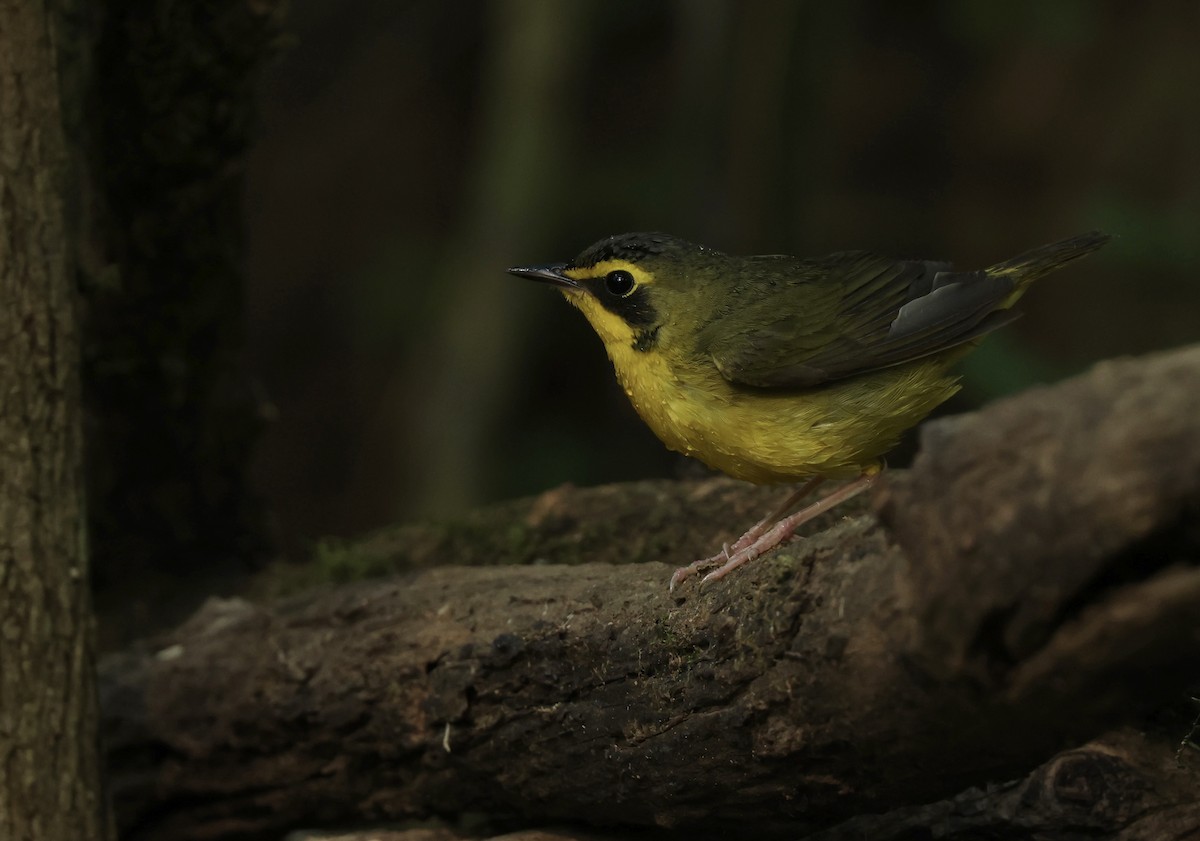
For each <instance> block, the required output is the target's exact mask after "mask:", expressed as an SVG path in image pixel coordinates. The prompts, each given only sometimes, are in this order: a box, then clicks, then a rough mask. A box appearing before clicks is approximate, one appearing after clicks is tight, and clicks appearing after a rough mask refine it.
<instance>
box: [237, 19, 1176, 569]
mask: <svg viewBox="0 0 1200 841" xmlns="http://www.w3.org/2000/svg"><path fill="white" fill-rule="evenodd" d="M289 15H290V20H289V23H288V29H289V31H290V39H289V45H288V46H287V48H286V49H285V50H283V51H282V52H281V53H280V54H279V56H278V57H277V58H276V60H275V61H274V62H273V63H272V64H271V65H270V66H269V67H268V68H266V70H265V72H264V74H263V75H262V77H261V85H260V97H259V100H258V109H259V112H258V123H257V126H258V127H257V130H256V136H255V137H254V141H253V147H252V149H251V151H250V154H249V158H248V162H247V172H246V178H247V185H246V194H245V211H246V218H247V228H246V232H247V246H248V249H249V262H248V283H249V286H248V291H247V299H246V312H245V319H246V320H245V336H246V352H247V360H248V365H249V367H250V370H251V372H252V374H253V376H254V377H255V379H256V380H257V382H258V384H259V386H260V388H261V393H262V394H263V395H264V396H265V400H266V401H267V402H268V403H269V405H270V409H271V411H270V414H271V417H272V421H271V422H270V424H268V425H267V426H266V427H265V428H264V430H263V431H262V433H261V437H260V438H259V441H258V445H257V447H256V450H255V457H254V458H255V460H254V467H253V474H254V480H253V481H254V484H255V488H256V490H257V492H258V493H260V494H261V496H262V499H263V501H264V504H265V506H266V509H267V510H268V511H269V512H270V515H271V517H272V518H273V522H274V526H273V530H274V532H275V534H277V535H278V536H280V537H281V538H282V539H283V546H284V547H286V548H287V549H288V550H289V551H290V552H293V553H297V552H302V551H304V550H305V549H306V548H308V547H310V546H311V544H312V542H313V541H314V540H316V539H318V538H320V537H322V536H326V535H353V534H356V533H359V532H362V531H363V530H367V529H371V528H373V527H378V526H382V525H385V524H389V523H393V522H396V521H399V520H404V519H412V518H418V517H435V518H444V517H448V516H452V515H453V514H454V513H455V512H458V511H461V510H463V509H464V508H466V507H469V506H473V505H476V504H479V503H484V502H488V501H491V500H498V499H502V498H506V497H511V496H514V495H520V494H529V493H534V492H537V491H540V490H543V489H546V488H549V487H551V486H554V485H556V484H559V483H563V482H573V483H576V484H594V483H601V482H609V481H616V480H626V479H637V478H643V477H653V476H671V475H676V474H677V473H678V471H679V470H680V461H681V459H680V458H679V457H677V456H675V455H673V454H671V453H668V452H667V451H665V449H664V448H663V447H662V445H661V444H659V443H658V441H657V440H656V439H655V438H654V437H653V435H652V434H651V433H650V432H649V431H648V430H646V429H645V428H644V427H643V426H642V424H641V422H640V421H639V420H638V419H637V417H636V416H635V414H634V412H633V410H632V409H631V408H630V407H629V406H628V405H627V402H626V400H625V397H624V395H623V394H622V393H621V391H620V389H619V388H618V387H617V385H616V383H615V380H614V379H613V377H612V374H611V370H610V368H609V364H608V361H607V359H606V358H605V356H604V352H603V350H602V347H601V345H600V342H599V341H598V339H596V337H595V336H594V335H593V334H592V333H591V330H590V329H589V328H588V326H587V325H586V323H585V322H584V320H583V319H582V318H581V317H580V316H579V315H578V314H577V313H575V312H573V311H571V310H570V309H569V308H568V307H567V306H566V305H565V304H564V303H563V302H562V301H561V300H560V299H559V296H558V295H556V294H554V293H553V292H551V291H550V290H548V289H546V288H543V287H539V286H535V285H533V284H528V283H522V282H521V281H518V280H517V279H515V278H512V277H510V276H508V275H506V274H505V273H504V269H505V268H506V267H508V266H510V265H518V264H523V263H536V262H547V261H553V260H563V259H568V258H570V257H572V256H573V255H575V254H576V253H578V252H579V251H580V250H581V249H582V248H584V247H585V246H586V245H588V244H589V243H591V242H592V241H594V240H596V239H599V238H601V237H603V236H607V235H609V234H613V233H620V232H624V231H631V230H664V231H669V232H671V233H674V234H677V235H680V236H684V237H686V238H688V239H692V240H695V241H699V242H703V243H705V244H707V245H710V246H712V247H715V248H718V249H720V250H724V251H729V252H732V253H754V252H768V253H792V254H800V255H806V256H819V255H823V254H825V253H828V252H830V251H836V250H842V249H849V248H867V249H871V250H875V251H880V252H884V253H889V254H893V255H895V256H902V257H927V258H943V259H950V260H953V261H954V262H955V263H956V264H957V265H958V266H960V267H967V268H975V267H980V266H984V265H987V264H989V263H991V262H994V261H997V260H1000V259H1004V258H1007V257H1010V256H1013V255H1015V254H1017V253H1019V252H1021V251H1022V250H1024V249H1027V248H1031V247H1034V246H1037V245H1040V244H1042V243H1045V242H1049V241H1052V240H1055V239H1057V238H1061V237H1066V236H1069V235H1072V234H1076V233H1081V232H1083V231H1086V230H1090V229H1093V228H1101V229H1103V230H1106V231H1108V232H1110V233H1113V234H1115V235H1117V236H1118V239H1117V240H1116V241H1115V242H1114V243H1113V244H1111V245H1110V246H1109V247H1108V248H1106V249H1105V250H1104V251H1102V252H1101V253H1099V254H1097V255H1095V256H1093V257H1091V258H1089V259H1088V260H1087V261H1085V262H1083V263H1080V264H1077V265H1076V266H1072V267H1071V268H1070V269H1069V270H1067V271H1064V272H1062V273H1061V274H1056V275H1055V276H1053V277H1052V278H1049V279H1047V280H1046V281H1044V282H1043V283H1041V284H1039V285H1038V286H1037V287H1036V288H1035V289H1034V290H1033V291H1032V292H1031V293H1030V294H1029V295H1028V296H1027V298H1026V299H1025V305H1024V307H1023V309H1024V311H1025V312H1026V316H1025V318H1023V319H1022V320H1021V321H1019V322H1017V323H1016V324H1015V325H1012V326H1011V327H1009V328H1007V329H1005V330H1004V331H1002V333H1001V334H998V335H994V336H993V337H992V338H990V339H989V340H988V342H987V343H986V345H985V346H984V347H983V348H982V349H981V350H980V351H978V352H977V353H976V354H974V355H973V357H972V358H971V360H970V362H969V363H967V364H966V365H965V367H964V373H965V375H966V378H967V388H966V389H965V390H964V392H963V394H962V395H961V396H960V398H958V399H957V402H956V403H955V404H953V405H952V406H951V407H949V410H951V411H961V410H964V409H967V408H970V407H971V406H972V405H975V404H978V403H981V402H984V401H986V400H989V399H992V398H994V397H996V396H997V395H1000V394H1003V393H1007V392H1011V391H1014V390H1018V389H1021V388H1024V387H1026V386H1028V385H1030V384H1033V383H1037V382H1045V381H1050V380H1055V379H1059V378H1062V377H1064V376H1067V375H1069V374H1071V373H1074V372H1077V371H1080V370H1082V369H1084V368H1086V367H1087V366H1089V365H1090V364H1091V363H1092V362H1094V361H1095V360H1098V359H1102V358H1104V357H1109V356H1115V355H1120V354H1135V353H1143V352H1146V351H1150V350H1154V349H1157V348H1167V347H1172V346H1177V345H1180V344H1184V343H1187V342H1191V341H1197V340H1200V108H1198V107H1197V105H1196V91H1197V90H1200V49H1197V44H1200V4H1197V3H1195V2H1191V0H1155V2H1092V0H1006V2H996V0H942V1H941V2H934V1H933V0H925V1H924V2H906V3H889V2H838V3H818V2H769V1H767V0H755V1H754V2H732V0H729V2H725V1H724V0H676V2H645V0H603V1H602V0H571V2H563V1H562V0H494V2H482V0H413V1H412V2H398V0H387V2H384V1H383V0H338V2H332V0H293V2H292V3H291V8H290V12H289ZM1014 446H1020V443H1019V442H1014ZM1098 457H1101V456H1099V455H1098ZM893 463H895V462H893Z"/></svg>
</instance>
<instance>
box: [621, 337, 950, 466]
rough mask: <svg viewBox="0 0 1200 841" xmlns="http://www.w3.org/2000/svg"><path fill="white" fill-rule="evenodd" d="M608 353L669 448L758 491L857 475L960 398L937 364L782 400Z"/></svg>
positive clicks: (675, 365) (658, 360) (713, 372)
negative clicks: (812, 478) (951, 400)
mask: <svg viewBox="0 0 1200 841" xmlns="http://www.w3.org/2000/svg"><path fill="white" fill-rule="evenodd" d="M606 346H607V348H608V353H609V357H610V358H611V359H612V362H613V366H614V367H615V369H616V373H617V378H618V379H619V380H620V382H621V385H622V386H623V387H624V389H625V393H626V394H628V395H629V399H630V401H631V402H632V403H633V405H634V407H635V408H636V409H637V411H638V414H639V415H641V417H642V419H643V420H644V421H645V422H646V423H647V424H648V425H649V426H650V428H651V429H653V430H654V432H655V434H657V435H658V437H659V438H661V439H662V441H663V442H664V443H665V444H666V445H667V446H668V447H670V448H671V449H673V450H676V451H678V452H681V453H684V454H685V455H689V456H693V457H695V458H698V459H700V460H701V461H703V462H704V463H705V464H707V465H709V466H710V467H713V468H715V469H717V470H720V471H722V472H724V473H728V474H729V475H730V476H733V477H735V478H738V479H745V480H747V481H751V482H756V483H759V484H768V483H773V482H792V481H796V480H798V479H801V478H804V477H809V476H814V475H819V476H826V477H830V478H839V477H850V476H856V475H858V474H859V473H860V472H861V471H862V469H863V468H864V467H866V466H868V465H871V464H873V463H875V462H876V461H877V460H878V458H879V457H880V456H881V455H882V454H883V453H885V452H887V451H888V450H890V449H891V448H892V447H894V446H895V444H896V442H897V441H898V439H899V438H900V436H901V435H902V434H903V433H904V432H905V431H906V430H907V429H909V428H910V427H912V426H914V425H915V424H916V423H917V422H919V421H920V420H921V419H922V418H923V417H925V415H927V414H928V413H929V412H930V411H931V410H932V409H933V408H934V407H936V406H937V405H938V404H939V403H941V402H943V401H944V400H946V399H947V398H948V397H950V396H951V395H952V394H954V392H955V391H957V390H958V385H957V381H956V379H955V378H953V377H947V376H945V373H944V369H945V364H944V363H942V362H939V361H936V360H930V361H924V362H916V363H912V364H910V365H907V366H900V367H896V368H890V369H886V370H883V371H878V372H873V373H870V374H866V375H862V376H859V377H856V378H853V379H850V380H845V381H842V382H839V383H834V384H831V385H829V386H825V387H823V388H819V389H813V390H808V391H796V392H788V393H776V392H765V391H751V390H745V389H737V388H735V387H733V386H732V385H731V384H730V383H729V382H727V381H726V380H725V379H724V378H723V377H722V376H721V375H720V373H719V372H718V371H717V369H716V367H715V366H714V365H711V364H710V365H707V366H705V365H697V364H696V363H695V362H692V363H690V364H687V363H685V362H684V361H683V360H681V359H679V358H675V357H673V355H672V354H670V353H669V352H664V351H661V350H658V349H654V350H650V351H648V352H645V351H639V350H636V349H634V348H633V347H632V346H631V345H630V344H628V343H622V344H615V343H614V344H611V345H608V344H607V343H606Z"/></svg>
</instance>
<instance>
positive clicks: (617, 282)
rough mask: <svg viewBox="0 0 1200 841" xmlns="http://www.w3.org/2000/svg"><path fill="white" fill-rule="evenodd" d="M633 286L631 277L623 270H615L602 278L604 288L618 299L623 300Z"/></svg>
mask: <svg viewBox="0 0 1200 841" xmlns="http://www.w3.org/2000/svg"><path fill="white" fill-rule="evenodd" d="M635 285H636V283H635V282H634V280H633V275H631V274H630V273H629V272H627V271H625V270H624V269H617V270H616V271H613V272H609V273H608V274H606V275H605V276H604V288H605V289H607V290H608V291H609V292H610V293H611V294H613V295H616V296H617V297H618V298H624V297H625V296H626V295H628V294H629V293H630V292H632V291H633V287H634V286H635Z"/></svg>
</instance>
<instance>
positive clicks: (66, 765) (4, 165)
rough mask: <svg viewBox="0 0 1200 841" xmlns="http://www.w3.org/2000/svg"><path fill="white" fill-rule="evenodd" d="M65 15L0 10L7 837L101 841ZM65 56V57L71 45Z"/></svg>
mask: <svg viewBox="0 0 1200 841" xmlns="http://www.w3.org/2000/svg"><path fill="white" fill-rule="evenodd" d="M59 11H60V10H59V9H58V8H57V7H56V6H54V5H53V4H50V3H45V2H35V0H2V2H0V623H2V624H0V838H4V839H6V841H7V840H8V839H11V841H57V839H62V841H74V839H100V838H104V837H106V836H107V835H108V832H107V828H108V822H107V819H106V810H105V807H104V799H103V797H102V795H101V788H100V777H99V751H98V745H97V738H96V736H97V732H96V728H97V718H98V708H97V702H96V694H95V693H96V685H95V674H94V671H93V669H94V660H93V632H92V616H91V606H90V600H89V596H88V587H87V582H88V563H87V550H86V545H85V540H84V531H83V519H84V505H83V488H82V482H83V476H82V459H83V454H82V441H81V410H80V397H79V358H78V354H79V344H78V337H77V330H76V313H75V301H74V298H73V294H72V290H73V283H74V276H73V271H74V260H73V257H72V253H73V247H74V243H73V237H72V234H73V231H72V230H71V225H70V219H69V216H68V212H67V207H68V205H69V204H70V199H71V184H72V183H73V182H72V174H73V170H72V168H71V166H70V158H69V154H68V147H67V141H66V136H65V132H64V119H65V115H64V110H63V104H62V85H63V84H65V83H64V82H62V81H60V80H61V79H62V75H61V74H62V71H63V65H62V64H61V63H60V62H61V59H62V52H63V50H64V49H65V48H64V46H63V45H64V40H65V36H64V32H65V30H64V27H63V26H62V25H61V21H60V19H59V18H58V12H59ZM66 49H69V47H68V48H66Z"/></svg>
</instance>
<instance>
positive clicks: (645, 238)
mask: <svg viewBox="0 0 1200 841" xmlns="http://www.w3.org/2000/svg"><path fill="white" fill-rule="evenodd" d="M1108 240H1109V237H1108V236H1107V235H1105V234H1102V233H1099V232H1093V233H1089V234H1083V235H1082V236H1078V237H1074V238H1073V239H1068V240H1063V241H1062V242H1058V243H1054V244H1053V245H1047V246H1043V247H1042V248H1037V249H1034V250H1033V251H1030V252H1028V253H1027V254H1023V255H1021V256H1020V257H1015V258H1013V259H1012V260H1008V261H1005V262H1003V263H998V264H996V265H994V266H992V267H991V268H988V269H982V270H979V271H973V272H956V271H952V270H951V266H950V264H949V263H941V262H933V261H928V260H894V259H890V258H885V257H879V256H876V255H875V254H871V253H869V252H866V251H845V252H840V253H837V254H831V255H829V256H828V257H825V258H823V259H819V260H802V259H799V258H796V257H787V256H783V255H766V256H758V257H733V256H730V255H728V254H722V253H721V252H719V251H713V250H712V249H711V248H706V247H704V246H702V245H695V244H693V243H690V242H686V241H684V240H682V239H678V238H676V237H673V236H669V235H667V234H660V233H637V234H622V235H620V236H614V237H609V238H608V239H605V240H601V241H600V242H598V243H596V244H595V245H592V246H591V247H589V248H587V249H586V250H584V251H583V253H581V254H580V255H579V256H578V257H576V258H575V259H574V260H572V261H571V262H569V263H554V264H550V265H542V266H526V267H520V268H513V269H509V272H511V273H512V274H514V275H517V276H519V277H526V278H530V279H531V280H540V281H545V282H548V283H552V284H554V285H555V286H557V287H559V289H560V290H561V291H562V293H563V295H564V296H565V297H566V299H567V300H568V301H569V302H570V303H572V304H573V305H574V306H576V307H578V308H579V309H580V310H582V312H583V314H584V316H586V317H587V320H588V321H589V322H590V323H591V325H592V327H593V328H594V329H595V331H596V332H597V333H599V334H600V338H601V339H602V340H603V342H604V347H605V349H606V350H607V351H608V356H609V358H610V359H611V360H612V363H613V366H614V367H615V368H616V372H617V379H618V380H620V382H621V385H622V386H623V387H624V389H625V393H626V394H628V395H629V399H630V400H631V401H633V405H634V407H635V408H636V409H637V411H638V414H639V415H641V416H642V419H643V420H644V421H645V422H646V423H647V424H649V425H650V428H651V429H652V430H654V432H655V434H656V435H658V437H659V438H661V439H662V441H663V442H664V443H665V444H666V445H667V446H668V447H670V448H671V449H673V450H677V451H679V452H681V453H684V454H686V455H689V456H694V457H696V458H698V459H700V460H701V461H703V462H704V463H705V464H707V465H709V466H710V467H714V468H716V469H718V470H721V471H724V472H725V473H728V474H729V475H730V476H734V477H736V478H738V479H745V480H748V481H750V482H755V483H758V484H767V483H777V482H795V481H797V480H801V479H804V480H807V481H806V482H805V483H804V484H803V485H802V486H801V487H800V488H799V489H798V490H797V491H796V492H795V493H793V494H792V495H791V496H790V497H788V499H787V500H786V501H785V502H784V504H783V505H781V506H780V507H779V508H778V509H776V510H775V511H773V512H772V513H771V514H770V515H768V516H767V517H766V518H764V519H763V520H762V521H760V522H759V523H757V524H756V525H755V526H754V527H753V528H751V529H750V530H749V531H748V532H746V533H745V534H744V535H742V537H741V538H739V539H738V540H737V541H736V542H735V543H734V544H733V545H732V546H726V547H724V549H723V550H722V551H721V552H719V553H717V554H716V555H715V556H713V557H712V558H706V559H704V560H701V561H697V562H696V563H694V564H691V565H690V566H686V567H681V568H680V569H678V570H676V571H675V574H674V575H673V576H672V577H671V587H672V589H673V588H674V587H675V586H676V585H677V584H679V582H681V581H683V580H684V579H685V578H687V577H688V576H690V575H692V574H693V573H696V572H699V571H701V570H704V569H709V568H711V567H717V569H715V570H714V571H712V572H710V573H708V575H706V576H705V577H704V581H708V580H710V579H717V578H721V577H723V576H725V575H727V574H728V573H730V572H731V571H733V570H734V569H736V568H737V567H739V566H741V565H742V564H744V563H746V562H747V561H750V560H752V559H754V558H756V557H758V556H759V555H761V554H762V553H764V552H766V551H768V550H770V549H772V548H774V547H775V546H777V545H778V544H779V543H780V542H782V541H783V540H786V539H787V538H788V537H790V536H791V534H792V533H793V532H794V531H795V530H796V528H797V527H798V526H800V525H801V524H802V523H805V522H807V521H808V520H811V519H812V518H814V517H816V516H817V515H819V514H821V513H823V512H824V511H827V510H829V509H830V508H832V507H833V506H834V505H837V504H838V503H840V502H843V501H845V500H847V499H849V498H850V497H852V496H854V495H856V494H858V493H861V492H862V491H864V490H866V489H867V488H869V487H870V486H871V485H872V484H873V483H874V482H875V480H876V478H877V476H878V474H879V471H880V470H881V468H882V463H881V462H880V456H882V455H883V454H884V453H886V452H887V451H888V450H889V449H891V448H892V447H893V446H894V445H895V444H896V442H897V440H898V439H899V438H900V436H901V434H902V433H903V432H904V431H905V430H907V429H909V428H910V427H912V426H914V425H915V424H916V423H918V422H919V421H920V420H921V419H922V418H924V417H925V416H926V415H927V414H929V412H930V411H932V410H933V408H934V407H936V406H937V405H938V404H939V403H941V402H942V401H944V400H946V399H947V398H949V397H950V396H951V395H952V394H954V393H955V392H956V391H958V388H959V385H958V378H957V377H956V376H954V375H952V374H950V373H948V369H949V368H950V366H951V364H952V363H953V362H954V361H955V360H957V359H958V358H959V357H960V356H962V355H963V354H965V353H967V352H968V351H969V350H970V349H971V348H972V347H974V346H975V345H976V344H977V343H978V341H979V339H980V337H982V336H983V335H984V334H985V333H988V332H990V331H992V330H995V329H996V328H997V327H1000V326H1002V325H1004V324H1007V323H1008V322H1010V321H1012V320H1013V319H1015V318H1016V317H1017V313H1016V312H1014V311H1013V310H1012V309H1011V307H1012V305H1013V304H1014V303H1016V301H1017V299H1018V298H1020V297H1021V295H1022V293H1024V291H1025V289H1026V288H1027V287H1028V286H1029V284H1030V282H1032V281H1033V280H1035V279H1036V278H1038V277H1041V276H1042V275H1044V274H1046V273H1047V272H1050V271H1053V270H1054V269H1057V268H1058V267H1060V266H1062V265H1064V264H1066V263H1068V262H1070V261H1071V260H1074V259H1075V258H1077V257H1082V256H1083V255H1085V254H1087V253H1089V252H1091V251H1094V250H1096V249H1097V248H1099V247H1100V246H1102V245H1104V244H1105V243H1106V242H1108ZM829 478H853V479H854V481H852V482H850V483H848V484H846V485H844V486H843V487H842V488H840V489H838V490H837V491H835V492H834V493H832V494H830V495H828V496H826V497H824V498H822V499H820V500H818V501H817V502H816V503H813V504H812V505H810V506H808V507H806V508H804V509H802V510H800V511H798V512H796V513H795V514H792V515H791V516H787V514H788V512H789V511H791V509H792V508H793V507H795V506H796V504H797V503H798V502H799V501H800V500H801V498H803V497H804V496H806V495H807V494H808V493H809V492H811V491H812V490H813V489H814V488H815V487H816V486H817V485H818V484H820V483H821V482H822V481H823V480H825V479H829Z"/></svg>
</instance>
